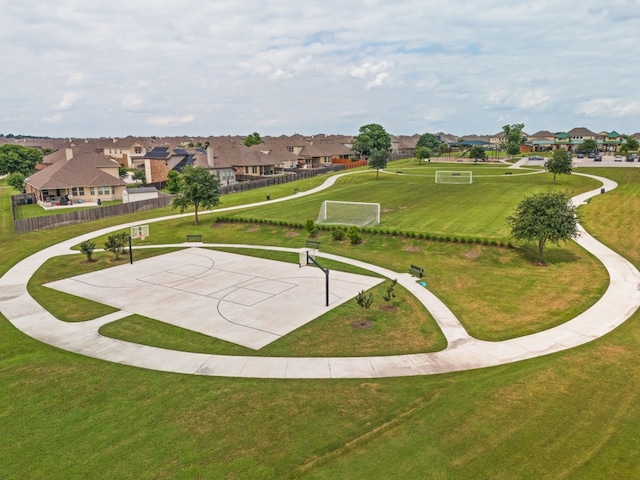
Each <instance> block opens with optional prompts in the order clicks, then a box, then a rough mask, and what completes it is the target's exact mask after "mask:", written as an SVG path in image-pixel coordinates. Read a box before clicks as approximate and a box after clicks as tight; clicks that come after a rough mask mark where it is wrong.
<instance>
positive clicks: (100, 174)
mask: <svg viewBox="0 0 640 480" xmlns="http://www.w3.org/2000/svg"><path fill="white" fill-rule="evenodd" d="M118 167H119V164H118V162H116V161H115V160H113V159H112V158H110V157H108V156H106V155H102V154H100V153H80V154H78V155H77V156H74V157H72V158H71V159H70V160H59V161H57V162H56V163H54V164H53V165H51V166H49V167H47V168H45V169H44V170H40V171H39V172H36V173H34V174H33V175H31V176H30V177H29V178H28V179H26V180H25V182H26V183H27V184H28V185H31V186H32V187H35V188H37V189H39V190H42V189H53V188H56V189H57V188H71V187H99V186H102V187H111V186H118V185H126V183H125V182H124V181H123V180H122V179H120V178H119V177H115V176H113V175H110V174H109V173H107V172H105V171H103V170H102V168H118Z"/></svg>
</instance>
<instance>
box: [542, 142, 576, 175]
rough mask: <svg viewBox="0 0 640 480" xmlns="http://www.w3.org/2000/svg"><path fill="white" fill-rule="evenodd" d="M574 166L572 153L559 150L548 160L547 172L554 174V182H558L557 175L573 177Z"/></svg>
mask: <svg viewBox="0 0 640 480" xmlns="http://www.w3.org/2000/svg"><path fill="white" fill-rule="evenodd" d="M572 168H573V164H572V161H571V152H569V151H567V150H561V149H558V150H556V151H555V152H553V156H552V157H551V158H550V159H549V160H547V170H549V171H550V172H551V173H553V182H554V183H555V181H556V175H562V174H563V173H564V174H567V175H571V169H572Z"/></svg>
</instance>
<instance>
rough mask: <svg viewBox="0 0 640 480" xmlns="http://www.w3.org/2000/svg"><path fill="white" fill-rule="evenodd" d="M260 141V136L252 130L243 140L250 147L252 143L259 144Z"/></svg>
mask: <svg viewBox="0 0 640 480" xmlns="http://www.w3.org/2000/svg"><path fill="white" fill-rule="evenodd" d="M261 143H262V137H261V136H260V134H259V133H258V132H253V133H252V134H251V135H248V136H247V138H245V140H244V144H245V145H246V146H247V147H252V146H254V145H260V144H261Z"/></svg>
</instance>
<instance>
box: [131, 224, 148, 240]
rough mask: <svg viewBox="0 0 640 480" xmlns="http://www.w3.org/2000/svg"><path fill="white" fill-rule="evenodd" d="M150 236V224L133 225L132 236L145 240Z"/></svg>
mask: <svg viewBox="0 0 640 480" xmlns="http://www.w3.org/2000/svg"><path fill="white" fill-rule="evenodd" d="M148 236H149V225H137V226H135V227H131V238H136V239H138V240H144V239H145V238H147V237H148Z"/></svg>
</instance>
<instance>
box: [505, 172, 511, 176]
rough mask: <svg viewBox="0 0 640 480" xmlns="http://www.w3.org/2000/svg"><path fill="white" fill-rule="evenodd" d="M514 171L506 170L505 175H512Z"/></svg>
mask: <svg viewBox="0 0 640 480" xmlns="http://www.w3.org/2000/svg"><path fill="white" fill-rule="evenodd" d="M512 173H513V172H504V174H505V175H511V174H512Z"/></svg>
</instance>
